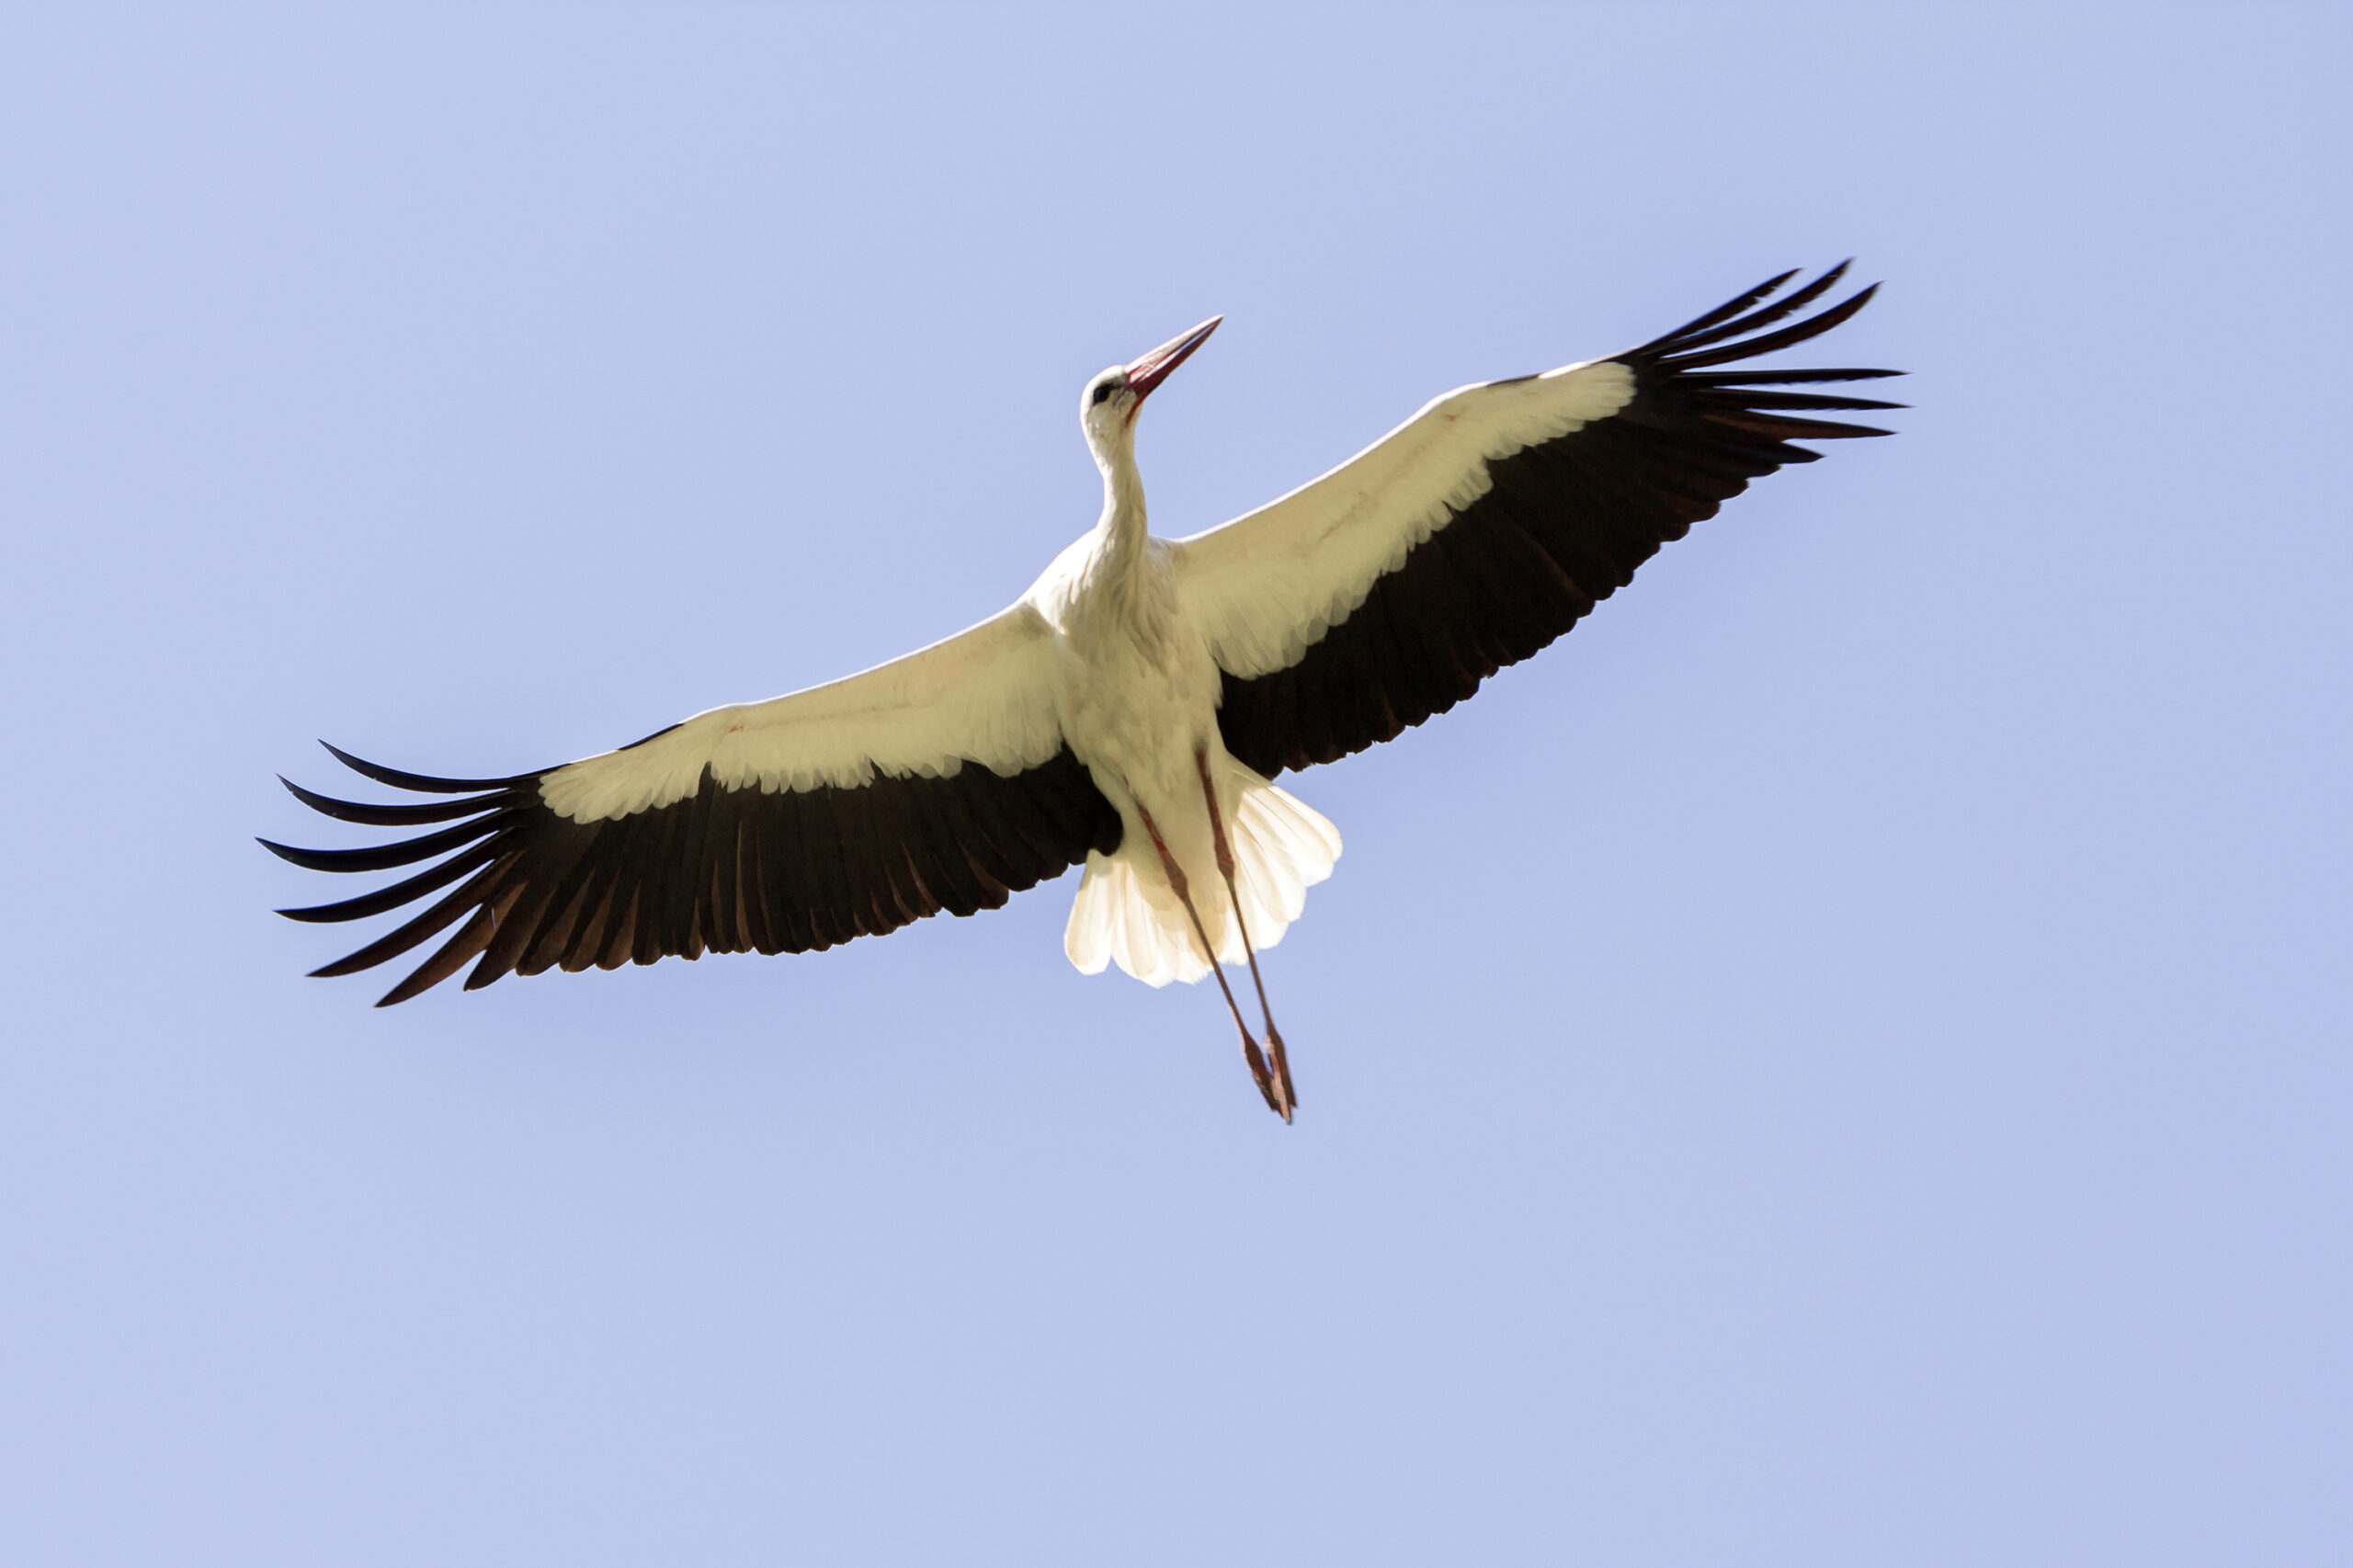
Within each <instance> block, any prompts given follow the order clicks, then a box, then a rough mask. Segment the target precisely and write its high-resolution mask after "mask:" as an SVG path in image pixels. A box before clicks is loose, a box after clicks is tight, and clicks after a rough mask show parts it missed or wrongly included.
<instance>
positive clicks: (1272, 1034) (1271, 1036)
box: [1188, 746, 1299, 1121]
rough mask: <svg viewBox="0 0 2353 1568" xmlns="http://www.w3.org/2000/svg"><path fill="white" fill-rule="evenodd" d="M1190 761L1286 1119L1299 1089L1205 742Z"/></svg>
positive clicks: (1276, 1089)
mask: <svg viewBox="0 0 2353 1568" xmlns="http://www.w3.org/2000/svg"><path fill="white" fill-rule="evenodd" d="M1193 763H1194V766H1196V767H1199V769H1200V774H1201V793H1202V794H1203V795H1205V796H1207V797H1208V798H1209V802H1210V836H1211V839H1212V840H1213V841H1214V842H1215V843H1216V845H1217V874H1218V875H1219V876H1221V877H1223V878H1224V879H1225V896H1226V898H1227V899H1228V901H1230V902H1231V903H1233V926H1234V929H1235V930H1237V931H1239V932H1241V933H1242V956H1243V957H1244V958H1245V959H1247V960H1250V983H1251V984H1253V985H1255V986H1256V987H1257V988H1258V1012H1259V1015H1260V1016H1261V1017H1264V1018H1265V1019H1266V1020H1267V1053H1268V1054H1269V1055H1271V1056H1272V1057H1273V1058H1274V1062H1275V1092H1276V1094H1277V1095H1278V1096H1280V1100H1281V1103H1280V1104H1279V1105H1278V1106H1276V1110H1277V1111H1279V1113H1280V1114H1281V1116H1282V1119H1284V1120H1285V1121H1289V1120H1290V1113H1291V1112H1292V1111H1293V1110H1295V1109H1297V1108H1299V1091H1298V1090H1297V1089H1294V1088H1293V1087H1292V1086H1291V1081H1290V1056H1289V1055H1288V1054H1287V1053H1286V1052H1285V1051H1284V1050H1283V1037H1282V1036H1281V1035H1280V1034H1279V1033H1277V1032H1276V1029H1275V1014H1274V1009H1273V1008H1271V1007H1269V1006H1267V983H1266V982H1265V981H1264V980H1262V979H1260V978H1259V975H1258V953H1257V949H1255V948H1253V947H1252V946H1251V945H1250V924H1249V922H1248V921H1246V920H1245V919H1243V918H1242V895H1241V894H1240V893H1238V892H1235V891H1234V888H1233V848H1232V846H1229V845H1228V844H1227V843H1226V841H1225V814H1224V813H1223V812H1221V811H1220V810H1219V809H1218V803H1217V785H1216V783H1215V782H1214V781H1213V780H1211V778H1210V753H1209V748H1208V747H1207V746H1203V747H1201V748H1200V749H1199V750H1198V751H1196V752H1194V753H1193ZM1188 907H1190V906H1189V905H1188Z"/></svg>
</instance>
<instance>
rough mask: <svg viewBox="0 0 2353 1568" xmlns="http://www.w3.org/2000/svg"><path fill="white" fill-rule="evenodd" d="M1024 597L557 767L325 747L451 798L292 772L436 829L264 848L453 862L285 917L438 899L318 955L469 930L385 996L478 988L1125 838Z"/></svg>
mask: <svg viewBox="0 0 2353 1568" xmlns="http://www.w3.org/2000/svg"><path fill="white" fill-rule="evenodd" d="M1029 613H1030V612H1028V611H1026V610H1017V611H1014V612H1008V614H1007V615H1006V616H1004V617H999V618H997V619H996V620H995V621H991V622H987V623H983V626H981V627H978V628H975V629H974V630H973V631H971V632H967V633H965V634H963V636H962V637H961V638H956V639H950V640H949V642H945V643H941V644H938V645H936V646H935V647H934V648H931V649H926V650H925V651H924V652H923V653H917V654H913V655H910V656H909V657H908V658H907V659H904V660H899V661H895V662H894V663H893V664H891V665H883V666H881V667H880V668H879V669H876V670H870V671H869V672H867V673H866V674H865V675H862V676H852V677H850V679H848V680H846V681H838V682H835V683H834V684H833V685H832V686H828V687H815V688H813V689H812V690H810V691H807V692H802V693H798V694H796V695H795V696H793V697H789V698H779V699H776V701H774V702H770V703H756V704H749V705H745V706H743V707H740V708H729V709H714V710H711V711H710V713H706V714H702V715H699V716H698V717H697V718H695V719H692V720H689V721H688V722H686V723H684V724H680V725H676V726H673V727H672V728H671V729H669V730H665V731H664V732H662V733H659V734H656V735H654V736H650V737H648V738H647V739H646V740H644V741H642V742H639V743H638V744H636V745H633V746H627V747H623V748H622V749H621V750H620V751H617V752H608V753H606V754H605V755H604V756H599V757H592V758H589V759H587V760H586V761H584V762H579V763H573V764H568V765H566V766H564V767H558V768H551V769H547V770H545V771H542V772H534V773H526V774H519V775H517V776H515V777H512V778H432V777H427V776H425V775H421V774H414V773H404V772H401V771H399V770H397V769H393V768H388V767H379V766H377V765H376V764H373V763H369V762H363V761H361V760H359V759H358V758H357V757H354V756H350V755H348V754H347V753H345V752H341V751H335V748H334V747H332V746H331V747H329V748H328V749H329V750H330V751H335V756H337V757H338V758H339V759H340V760H342V761H343V762H344V763H345V764H346V765H347V766H348V767H352V768H353V769H355V770H356V771H358V772H359V773H362V774H364V775H366V776H367V777H368V778H372V779H374V780H376V781H377V782H379V783H381V784H386V785H390V786H391V787H392V788H394V789H397V790H408V791H412V792H415V793H419V794H423V795H427V796H439V797H453V798H446V799H440V800H431V801H421V802H415V803H404V804H372V803H364V802H358V801H341V800H335V799H331V798H329V797H327V796H324V795H320V794H315V793H313V792H312V791H311V790H304V789H302V788H301V787H300V786H298V785H295V784H293V783H291V782H289V783H288V784H287V788H288V789H289V790H292V791H293V792H294V794H295V796H296V797H297V798H298V799H300V800H301V801H303V802H304V803H305V804H308V805H310V806H312V807H313V808H314V809H316V810H318V811H320V812H324V813H325V814H327V815H329V816H333V817H336V818H339V819H341V820H343V821H347V822H354V823H360V824H369V825H372V826H380V827H426V826H433V827H434V831H431V832H427V833H424V834H420V835H416V836H415V837H412V838H407V839H403V840H401V841H399V842H396V843H392V844H387V845H382V846H374V847H369V848H362V849H333V850H313V849H298V848H292V847H290V846H284V845H278V844H267V840H265V841H264V842H265V843H266V844H267V847H268V848H270V849H271V850H272V851H274V852H275V853H277V854H278V855H279V856H281V857H283V858H286V859H288V860H290V861H292V862H293V863H295V864H296V865H298V866H302V867H305V868H308V869H313V870H320V871H347V872H360V871H379V870H389V869H394V868H397V867H404V866H411V865H417V864H420V863H423V862H426V861H438V863H436V864H434V865H432V866H430V867H429V868H428V869H425V870H423V871H420V872H417V873H415V874H414V875H412V876H410V877H408V878H406V879H404V880H403V881H396V882H394V883H393V884H392V885H391V886H389V887H385V888H381V889H379V890H377V891H376V892H370V893H366V894H362V895H360V896H359V897H358V898H353V899H347V900H344V901H342V902H340V903H329V904H323V905H318V906H315V907H312V908H306V909H290V910H285V911H282V912H281V913H283V914H285V915H289V916H290V917H291V918H293V919H296V920H302V921H326V922H335V921H347V920H358V919H362V918H365V917H368V916H370V915H382V914H387V913H390V912H392V911H393V910H396V909H403V908H407V907H409V906H412V905H418V904H423V905H424V907H423V908H421V909H418V910H416V911H415V913H413V914H412V915H410V917H409V918H408V919H407V920H406V922H405V923H404V924H403V925H401V926H398V927H397V928H395V929H394V930H392V931H391V932H389V933H387V934H386V935H384V936H383V937H379V938H378V939H377V940H375V941H373V942H370V943H369V944H368V945H367V946H366V947H363V948H361V949H359V950H358V951H357V952H354V953H352V954H350V955H348V956H347V957H346V958H343V959H340V960H336V961H335V962H334V963H331V964H328V965H327V966H325V967H324V968H323V969H321V970H318V971H315V972H316V973H318V974H320V975H340V974H350V973H354V972H357V971H360V970H364V969H369V968H373V967H374V966H376V965H378V964H381V963H383V962H386V961H387V960H392V959H394V958H397V957H399V956H401V955H402V954H404V953H407V952H409V951H411V950H413V949H415V948H418V947H420V946H422V945H424V944H425V943H426V942H428V941H431V940H433V939H434V938H436V937H442V935H443V933H445V932H448V931H449V927H451V926H457V930H456V931H455V932H454V933H452V934H450V935H449V936H447V937H445V938H444V939H443V940H442V941H441V943H440V945H439V946H438V948H437V949H434V951H433V952H432V954H431V955H430V956H429V957H428V958H427V959H426V960H425V961H424V963H422V964H421V965H420V966H419V967H418V968H417V969H416V970H415V971H413V972H412V973H410V974H409V975H408V977H407V978H406V979H404V980H403V981H402V982H401V983H400V984H398V985H396V986H395V987H393V988H392V991H391V992H389V993H388V994H386V995H385V996H384V997H383V999H382V1002H381V1004H380V1005H389V1004H391V1003H394V1002H401V1001H405V1000H407V999H408V998H409V997H411V996H414V995H415V994H418V993H419V992H422V991H425V990H426V989H427V988H429V987H431V986H433V985H436V984H438V983H440V982H441V981H443V980H446V979H448V978H449V976H450V975H452V974H454V973H456V972H457V971H459V970H460V969H461V968H463V967H465V966H466V965H467V964H469V963H471V964H472V966H473V969H472V973H471V974H470V975H469V976H468V977H467V980H466V986H467V988H468V989H469V990H471V989H473V988H475V987H477V986H482V985H487V984H489V983H492V982H493V981H495V980H497V979H498V978H499V977H500V976H502V975H505V974H507V973H509V972H520V973H524V974H537V973H540V972H541V971H545V970H549V969H555V968H561V969H565V970H572V971H577V970H583V969H586V968H588V967H590V966H591V965H596V966H597V967H600V968H605V969H614V968H618V967H619V966H620V965H621V964H623V963H631V962H635V963H652V962H654V961H655V960H658V959H661V958H664V957H665V956H672V955H675V956H677V957H682V958H689V959H691V958H696V957H699V956H700V955H701V954H702V953H703V952H705V951H707V950H708V951H715V952H748V951H758V952H763V953H784V952H802V951H808V950H812V949H824V948H828V947H832V946H834V945H835V944H836V943H840V942H847V941H848V940H850V939H851V938H852V937H864V936H874V935H879V934H881V933H883V932H887V931H893V930H896V929H898V928H899V927H900V926H904V925H906V924H908V923H909V922H911V921H915V920H918V919H921V918H923V917H924V916H926V915H935V914H938V913H939V912H940V911H942V910H945V911H947V912H949V913H950V914H953V915H972V914H974V913H976V912H978V911H980V910H983V909H994V908H996V907H998V906H1000V905H1002V904H1003V903H1005V902H1006V899H1007V898H1008V897H1009V896H1010V895H1011V894H1012V893H1015V892H1019V891H1021V890H1022V889H1025V888H1029V887H1033V886H1035V885H1036V884H1037V883H1039V882H1040V881H1045V880H1047V879H1049V878H1051V877H1053V876H1056V875H1059V874H1060V873H1061V872H1062V871H1063V870H1065V869H1068V868H1069V867H1071V866H1073V865H1075V864H1078V863H1079V862H1081V861H1083V860H1084V859H1086V855H1087V853H1088V851H1089V850H1095V851H1099V852H1101V853H1105V854H1108V853H1110V852H1111V851H1113V850H1115V849H1117V848H1118V847H1119V843H1120V817H1119V813H1118V812H1117V810H1116V809H1115V808H1114V807H1113V806H1112V805H1111V803H1110V802H1109V801H1107V800H1106V799H1105V798H1104V797H1103V794H1102V792H1101V791H1100V790H1097V788H1096V787H1095V783H1094V780H1093V778H1091V777H1089V775H1088V773H1087V770H1086V767H1085V766H1084V765H1082V764H1081V763H1079V761H1078V760H1077V759H1076V758H1075V757H1074V756H1073V755H1072V754H1071V752H1070V749H1069V748H1068V746H1066V745H1064V744H1063V743H1062V740H1061V737H1060V735H1059V733H1056V732H1055V731H1054V729H1053V726H1052V723H1051V710H1050V704H1049V703H1048V701H1047V699H1046V697H1045V694H1044V683H1043V681H1042V680H1041V679H1040V677H1039V670H1038V666H1037V665H1036V663H1035V662H1034V660H1033V659H1032V658H1031V657H1030V655H1031V653H1033V652H1034V650H1035V649H1036V648H1037V646H1039V644H1038V642H1037V641H1036V639H1035V637H1034V635H1033V629H1031V628H1029V626H1028V625H1027V624H1026V623H1024V622H1023V621H1022V620H1021V619H1019V617H1021V616H1023V615H1027V614H1029ZM445 823H446V824H452V825H449V826H446V827H442V826H437V825H435V824H445ZM443 857H446V858H443ZM445 889H446V890H448V891H447V892H444V890H445ZM436 895H438V897H437V896H436ZM427 901H430V902H429V903H428V902H427Z"/></svg>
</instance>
